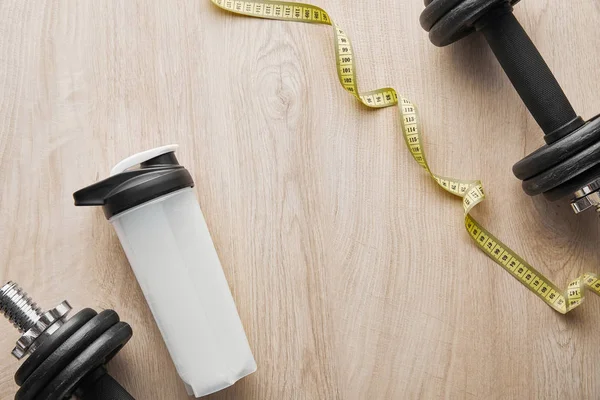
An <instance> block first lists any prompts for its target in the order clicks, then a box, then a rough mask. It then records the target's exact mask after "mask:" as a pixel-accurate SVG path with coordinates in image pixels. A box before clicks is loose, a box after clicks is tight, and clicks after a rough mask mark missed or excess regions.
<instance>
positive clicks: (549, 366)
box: [0, 0, 600, 400]
mask: <svg viewBox="0 0 600 400" xmlns="http://www.w3.org/2000/svg"><path fill="white" fill-rule="evenodd" d="M318 5H319V6H322V7H323V8H325V9H326V10H327V11H328V12H329V13H330V15H331V16H332V18H334V20H335V21H336V22H338V23H339V24H340V25H341V26H342V27H344V28H345V30H346V31H347V33H348V34H349V35H350V37H351V38H352V40H353V43H354V48H355V51H356V53H357V57H358V67H359V71H358V75H359V80H360V84H361V87H363V88H365V89H367V88H375V87H381V86H384V85H391V86H393V87H395V88H397V89H398V90H399V91H400V92H401V93H403V94H405V95H406V96H408V97H409V98H410V99H412V100H413V101H415V102H416V103H417V104H418V105H420V110H421V113H422V117H423V119H424V124H425V141H426V145H427V150H428V151H429V153H428V156H429V160H430V162H431V165H432V167H433V168H434V169H435V170H436V171H438V172H440V173H444V174H446V175H451V176H457V177H464V178H480V179H482V180H483V182H484V185H485V188H486V189H487V193H488V196H489V200H488V201H487V202H486V203H484V205H482V206H481V207H480V210H479V211H478V212H477V215H478V216H479V218H480V219H481V220H482V222H485V223H486V225H487V226H488V227H489V228H490V230H492V231H493V232H494V233H496V234H497V235H498V236H499V237H501V238H503V239H504V240H505V241H506V242H507V243H508V244H510V245H512V246H513V247H514V249H515V250H517V251H518V252H519V253H520V254H522V255H523V256H524V257H525V258H526V259H528V260H529V261H530V262H532V263H533V264H534V265H535V266H537V267H538V268H539V269H540V270H542V271H546V272H547V273H548V276H549V277H551V278H552V279H554V280H555V281H556V282H557V284H559V285H564V284H565V283H566V282H567V280H568V279H569V278H572V277H575V276H577V275H578V274H579V273H581V272H584V271H592V272H598V265H599V264H600V263H599V261H600V254H599V253H598V243H599V240H600V233H599V224H598V219H597V218H594V216H593V215H592V216H590V217H589V218H586V217H583V218H581V217H579V218H578V217H576V216H575V215H572V213H571V212H570V211H569V209H568V205H567V204H566V203H554V204H551V203H547V202H546V201H545V200H543V199H541V198H535V199H531V198H529V197H527V196H526V195H525V194H524V193H523V192H522V191H521V189H520V182H518V181H517V180H516V179H515V178H514V177H513V176H512V173H511V171H510V169H511V166H512V164H513V163H514V162H516V161H517V160H519V159H520V158H522V157H523V156H524V155H525V154H526V153H529V152H531V151H533V150H534V149H536V148H537V147H538V146H540V145H541V144H542V143H543V140H542V136H541V134H540V131H539V128H537V126H536V125H535V122H534V121H533V119H532V118H531V117H530V116H529V115H528V114H527V112H526V110H525V108H524V107H523V105H522V104H521V102H520V100H519V99H518V97H517V95H516V93H515V92H514V90H513V89H512V88H511V86H510V84H509V82H508V80H507V79H506V78H505V76H504V75H503V72H502V71H501V69H500V68H499V66H498V65H497V62H496V61H495V60H494V58H493V55H492V54H491V52H490V51H489V49H488V48H487V45H486V44H485V42H484V41H483V40H482V38H481V37H476V36H474V37H470V38H467V39H465V40H463V41H462V42H460V43H459V44H457V45H454V46H450V47H448V48H443V49H438V48H435V47H434V46H433V45H431V44H430V43H429V42H428V40H427V36H426V33H425V32H423V31H422V30H421V28H420V26H419V24H418V16H419V13H420V12H421V10H422V4H421V3H420V2H418V1H410V2H409V1H397V0H373V1H369V2H336V1H333V0H321V1H320V2H319V3H318ZM516 8H517V10H516V14H517V16H518V18H519V19H520V20H521V21H522V23H523V25H524V26H525V28H526V30H527V31H528V32H529V33H530V36H531V37H532V38H533V40H534V41H535V42H536V44H537V45H538V46H539V49H540V51H541V52H542V54H543V55H544V56H545V57H546V60H547V62H548V64H549V65H550V66H551V68H552V69H553V71H554V73H555V75H556V76H557V78H558V80H559V82H561V84H562V86H563V88H564V89H565V91H566V93H567V94H568V96H569V97H570V99H571V101H572V103H573V105H574V106H575V108H576V110H578V112H579V113H580V114H581V115H582V116H584V117H586V118H589V117H591V116H593V115H595V114H596V113H597V112H598V110H600V98H599V97H598V96H597V93H598V89H599V88H600V69H599V68H598V65H597V58H598V49H599V48H600V35H598V34H597V26H598V24H599V23H600V8H599V7H598V3H597V2H592V1H584V0H573V1H569V2H546V1H528V2H522V3H521V4H519V5H518V6H517V7H516ZM331 42H332V36H331V32H330V28H328V27H323V26H312V25H303V24H292V23H285V22H274V21H262V20H256V19H250V18H244V17H238V16H232V15H229V14H227V13H225V12H222V11H220V10H218V9H216V8H215V7H214V6H212V5H211V4H210V2H209V1H208V0H194V1H189V0H177V1H169V2H166V1H140V0H135V1H134V0H128V1H125V0H122V1H116V0H113V1H109V0H97V1H93V2H92V1H89V2H88V1H79V2H76V1H58V0H56V1H43V2H42V1H40V2H25V1H20V0H3V1H1V2H0V93H1V95H0V188H2V189H1V190H0V221H1V223H0V280H1V281H2V282H3V281H6V280H9V279H11V280H15V281H17V282H19V283H20V284H21V285H22V286H23V287H25V288H27V289H28V290H29V291H30V293H31V294H32V295H34V296H35V297H36V299H37V300H38V302H39V303H41V304H42V305H43V306H44V307H52V306H54V305H55V304H56V303H58V302H59V301H62V300H63V299H68V300H69V301H70V302H71V304H73V305H74V306H75V308H76V309H77V310H78V309H81V308H83V307H94V308H96V309H102V308H114V309H116V310H117V311H118V312H119V314H120V315H121V317H122V319H123V320H125V321H128V322H129V323H130V324H131V325H132V326H133V329H134V338H133V339H132V340H131V342H130V343H129V344H128V345H127V346H126V347H125V349H124V350H123V351H122V352H121V353H120V355H119V356H118V357H117V358H116V359H115V360H114V361H113V362H112V364H111V367H110V369H111V372H113V373H114V375H115V376H116V377H117V379H118V380H120V381H121V382H122V383H123V385H124V386H126V387H127V388H128V389H129V390H130V391H131V393H132V394H133V395H134V396H136V398H139V399H169V400H170V399H184V398H187V396H186V394H185V390H184V389H183V385H182V384H181V382H180V381H179V379H178V377H177V374H176V372H175V369H174V366H173V364H172V362H171V361H170V358H169V356H168V353H167V351H166V348H165V346H164V344H163V342H162V339H161V337H160V334H159V332H158V330H157V328H156V326H155V324H154V322H153V320H152V317H151V315H150V312H149V309H148V307H147V305H146V303H145V301H144V298H143V295H142V294H141V291H140V289H139V287H138V285H137V283H136V281H135V278H134V276H133V274H132V272H131V269H130V267H129V265H128V263H127V260H126V259H125V256H124V254H123V251H122V250H121V247H120V245H119V243H118V240H117V238H116V235H115V234H114V232H113V231H112V229H111V227H110V225H109V224H108V223H106V221H105V220H104V217H103V216H102V213H101V211H100V210H92V209H78V208H75V207H74V206H73V205H72V198H71V194H72V192H74V191H75V190H77V189H79V188H81V187H83V186H85V185H87V184H89V183H91V182H94V181H96V180H97V179H100V178H102V177H105V176H106V175H107V173H108V171H109V169H110V167H111V166H112V165H113V164H114V163H116V162H117V161H118V160H120V159H122V158H124V157H126V156H128V155H130V154H132V153H134V152H137V151H140V150H144V149H147V148H151V147H154V146H159V145H163V144H168V143H179V144H180V145H181V149H180V151H179V159H180V160H181V162H182V163H184V164H185V165H186V166H187V167H188V168H189V169H190V170H191V171H192V172H193V175H194V177H195V180H196V191H197V193H198V197H199V201H200V203H201V206H202V208H203V211H204V213H205V215H206V218H207V222H208V225H209V228H210V230H211V233H212V236H213V239H214V242H215V245H216V247H217V249H218V252H219V254H220V257H221V260H222V263H223V267H224V269H225V273H226V275H227V278H228V280H229V284H230V286H231V289H232V292H233V295H234V297H235V300H236V303H237V305H238V309H239V312H240V315H241V318H242V320H243V322H244V325H245V328H246V332H247V335H248V338H249V340H250V344H251V347H252V349H253V351H254V354H255V357H256V359H257V362H258V368H259V369H258V371H257V372H256V373H255V374H253V375H251V376H249V377H248V378H245V379H244V380H242V381H241V382H239V383H238V384H236V385H235V386H234V387H232V388H230V389H227V390H224V391H222V392H220V393H218V394H216V395H214V396H212V397H210V398H212V399H242V398H243V399H365V398H369V399H400V398H473V399H474V398H549V399H550V398H553V399H559V398H597V397H599V396H600V384H599V383H598V380H597V377H598V374H599V373H600V369H599V367H598V362H597V359H598V358H599V357H600V350H599V349H600V346H599V344H600V335H598V332H597V326H598V325H597V320H598V317H599V316H600V299H597V298H591V299H589V300H588V301H587V302H586V304H585V305H584V306H583V307H582V308H581V309H580V310H578V311H576V312H574V313H573V314H572V315H569V316H567V317H563V316H560V315H557V314H556V313H554V312H553V311H552V310H550V309H549V308H548V307H547V306H546V305H545V304H543V303H542V302H541V301H539V300H538V299H537V298H535V297H534V296H533V295H531V293H530V292H528V291H526V290H525V289H523V288H522V287H521V286H520V285H519V284H518V283H517V282H516V281H515V280H514V279H513V278H511V277H510V276H508V274H506V273H505V272H503V271H502V270H501V269H500V268H499V267H497V266H496V265H494V264H492V263H491V262H490V261H489V260H488V259H487V258H486V257H485V256H484V255H483V254H481V253H479V252H478V251H477V250H476V249H475V247H474V246H473V245H472V244H471V242H470V239H469V237H468V236H467V234H466V233H465V232H464V230H463V228H462V216H461V207H460V203H459V202H458V201H456V200H455V199H453V198H451V196H449V195H446V194H444V193H442V192H441V191H440V190H439V189H437V188H436V187H435V185H434V183H433V182H432V181H431V180H429V179H428V178H427V177H426V176H425V175H424V173H423V172H422V171H421V170H420V168H419V167H418V166H417V165H416V163H414V162H413V161H412V159H411V158H410V155H409V153H408V152H407V151H406V149H405V146H404V143H403V140H402V138H401V137H400V136H399V124H398V121H397V112H396V111H395V110H392V109H389V110H382V111H369V110H366V109H365V108H364V107H361V106H360V105H359V104H357V102H356V101H354V100H353V99H352V98H351V97H350V96H348V95H347V94H346V93H345V92H344V91H343V89H342V88H341V87H340V86H339V84H338V82H337V78H336V76H335V69H334V67H335V64H334V58H333V54H334V53H333V47H332V43H331ZM0 333H1V334H0V352H1V354H3V355H4V356H2V357H1V358H0V398H3V399H4V398H6V399H8V398H12V396H13V394H14V392H15V391H16V389H17V387H16V385H15V384H14V383H13V380H12V375H13V374H14V371H16V369H17V366H18V362H17V361H16V360H14V359H13V358H12V357H10V356H9V352H10V350H11V349H12V346H13V345H14V342H15V340H16V339H17V333H16V331H14V330H12V329H11V328H10V327H9V326H8V324H7V323H0Z"/></svg>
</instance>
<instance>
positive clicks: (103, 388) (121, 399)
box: [77, 373, 135, 400]
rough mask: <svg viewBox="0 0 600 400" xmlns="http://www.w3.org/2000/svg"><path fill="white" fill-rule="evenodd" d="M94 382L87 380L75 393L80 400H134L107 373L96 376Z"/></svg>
mask: <svg viewBox="0 0 600 400" xmlns="http://www.w3.org/2000/svg"><path fill="white" fill-rule="evenodd" d="M98 375H99V377H97V379H95V380H88V381H87V382H85V383H84V384H82V385H81V386H80V387H79V389H78V391H77V398H79V399H80V400H135V399H134V398H133V396H132V395H130V394H129V393H128V392H127V390H125V389H124V388H123V386H121V385H120V384H119V382H117V381H116V380H114V378H113V377H112V376H110V375H109V374H107V373H100V374H98Z"/></svg>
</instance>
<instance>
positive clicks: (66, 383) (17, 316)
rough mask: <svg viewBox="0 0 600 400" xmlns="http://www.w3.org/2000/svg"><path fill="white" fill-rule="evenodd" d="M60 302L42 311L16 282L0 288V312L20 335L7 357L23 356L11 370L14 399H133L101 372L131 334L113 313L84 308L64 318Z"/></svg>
mask: <svg viewBox="0 0 600 400" xmlns="http://www.w3.org/2000/svg"><path fill="white" fill-rule="evenodd" d="M70 310H71V306H70V305H69V303H67V302H66V301H63V302H62V303H61V304H59V305H58V306H57V307H55V308H53V309H51V310H49V311H47V312H45V313H42V311H41V310H40V308H39V307H38V306H37V305H36V304H35V303H34V302H33V301H32V300H31V298H30V297H29V296H27V293H25V292H24V291H23V290H22V289H21V288H20V287H19V286H17V284H15V283H13V282H8V283H7V284H6V285H4V286H3V287H2V288H0V313H2V314H4V315H5V316H6V317H7V318H8V319H9V320H10V321H11V322H12V323H13V325H14V326H15V327H16V328H17V329H19V331H20V332H22V333H23V335H22V336H21V338H20V339H19V340H18V341H17V345H16V346H15V348H14V350H13V352H12V354H13V355H14V356H15V357H17V358H18V359H21V358H24V357H25V356H27V355H28V356H29V357H28V358H27V359H26V360H25V361H24V362H23V364H22V365H21V367H20V368H19V369H18V370H17V373H16V374H15V382H16V383H17V385H19V386H20V388H19V390H18V391H17V393H16V394H15V400H62V399H70V398H71V396H73V395H74V396H76V397H77V398H79V399H81V400H134V399H133V397H132V396H131V395H130V394H129V393H127V391H126V390H125V389H123V387H122V386H121V385H119V383H118V382H117V381H115V380H114V379H113V378H112V377H111V376H110V375H109V374H108V373H107V371H106V368H105V364H106V363H107V362H108V361H110V360H111V359H112V358H113V357H114V356H115V355H116V354H117V353H118V352H119V350H121V348H122V347H123V346H124V345H125V343H127V341H128V340H129V339H130V338H131V336H132V331H131V327H130V326H129V325H128V324H126V323H125V322H121V321H119V316H118V315H117V313H116V312H114V311H113V310H105V311H102V312H100V313H97V312H96V311H94V310H92V309H90V308H85V309H83V310H81V311H80V312H78V313H77V314H75V315H74V316H73V317H71V318H69V319H68V320H67V319H66V316H67V314H68V312H69V311H70Z"/></svg>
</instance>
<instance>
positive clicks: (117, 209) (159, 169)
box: [73, 145, 194, 219]
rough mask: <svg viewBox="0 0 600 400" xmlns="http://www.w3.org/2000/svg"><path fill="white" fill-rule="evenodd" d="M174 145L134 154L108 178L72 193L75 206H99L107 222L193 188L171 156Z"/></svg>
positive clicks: (183, 169)
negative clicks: (144, 204) (177, 192)
mask: <svg viewBox="0 0 600 400" xmlns="http://www.w3.org/2000/svg"><path fill="white" fill-rule="evenodd" d="M176 149H177V145H170V146H164V147H159V148H157V149H152V150H148V151H145V152H142V153H138V154H135V155H133V156H131V157H129V158H126V159H125V160H123V161H121V162H120V163H119V164H117V165H116V166H115V167H114V168H113V170H112V171H111V176H110V178H107V179H104V180H103V181H100V182H97V183H94V184H93V185H90V186H88V187H85V188H83V189H81V190H78V191H77V192H75V193H73V198H74V199H75V205H76V206H102V208H103V210H104V215H106V218H107V219H110V218H111V217H113V216H114V215H117V214H119V213H121V212H123V211H125V210H129V209H131V208H133V207H135V206H138V205H140V204H143V203H146V202H148V201H151V200H153V199H156V198H158V197H161V196H164V195H166V194H168V193H171V192H174V191H176V190H179V189H183V188H186V187H193V186H194V180H193V179H192V176H191V175H190V173H189V172H188V170H187V169H185V168H184V167H183V166H181V165H179V162H178V161H177V158H176V157H175V150H176Z"/></svg>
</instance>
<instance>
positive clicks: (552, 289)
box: [211, 0, 600, 314]
mask: <svg viewBox="0 0 600 400" xmlns="http://www.w3.org/2000/svg"><path fill="white" fill-rule="evenodd" d="M211 1H212V2H213V4H215V5H217V6H218V7H220V8H222V9H224V10H227V11H230V12H233V13H236V14H242V15H248V16H250V17H258V18H266V19H276V20H283V21H295V22H307V23H312V24H323V25H331V26H332V27H333V36H334V43H335V55H336V64H337V73H338V78H339V80H340V83H341V84H342V86H343V87H344V89H346V91H348V92H350V94H352V95H353V96H354V97H356V99H357V100H358V101H360V102H361V103H362V104H364V105H365V106H367V107H371V108H386V107H391V106H396V105H397V106H398V109H399V110H400V121H401V126H402V133H403V135H404V140H405V141H406V145H407V146H408V148H409V150H410V153H411V154H412V156H413V158H414V159H415V161H416V162H418V163H419V165H421V166H422V167H423V168H424V169H425V171H427V173H428V174H429V175H430V176H431V177H432V178H433V179H435V181H436V182H437V183H438V185H439V186H440V187H442V188H443V189H444V190H446V191H448V192H450V193H452V194H453V195H455V196H458V197H460V198H462V203H463V209H464V217H465V227H466V228H467V232H469V235H471V237H472V238H473V240H474V241H475V243H476V244H477V246H478V247H479V248H480V249H481V250H482V251H483V252H484V253H485V254H486V255H487V256H488V257H490V258H491V259H492V260H493V261H494V262H496V263H497V264H498V265H500V266H501V267H502V268H504V269H505V270H506V271H508V272H509V273H510V274H511V275H512V276H514V277H515V278H516V279H517V280H518V281H519V282H521V283H522V284H523V285H525V287H527V288H528V289H529V290H531V291H532V292H533V293H535V295H536V296H538V297H539V298H540V299H542V300H544V301H545V302H546V304H548V305H549V306H550V307H552V308H553V309H555V310H556V311H558V312H560V313H562V314H565V313H567V312H569V311H571V310H572V309H574V308H575V307H577V306H579V305H580V304H581V303H582V302H583V299H584V295H585V290H586V289H590V290H591V291H593V292H594V293H596V294H598V295H600V279H598V276H597V275H595V274H593V273H585V274H583V275H582V276H580V277H578V278H577V279H574V280H573V281H571V282H570V283H569V285H568V287H567V289H566V290H565V291H563V290H560V289H559V288H558V287H557V286H556V285H554V284H553V283H552V282H551V281H550V280H549V279H548V278H546V277H545V276H544V275H542V274H541V273H540V272H539V271H537V270H536V269H535V268H533V267H532V266H531V265H529V264H528V263H527V262H526V261H525V260H523V259H522V258H521V257H519V256H518V255H517V254H516V253H515V252H514V251H512V250H511V249H510V248H509V247H508V246H506V245H505V244H504V243H502V242H501V241H500V240H498V239H497V238H496V237H495V236H494V235H492V234H491V233H489V232H488V231H487V230H485V229H484V228H483V227H482V226H481V225H480V224H479V223H478V222H477V221H476V220H475V219H474V218H473V217H472V216H471V215H470V211H471V210H472V209H473V207H475V206H476V205H477V204H479V203H481V202H482V201H483V199H485V194H484V192H483V187H482V185H481V182H480V181H478V180H475V181H468V180H459V179H454V178H447V177H443V176H440V175H437V174H435V173H433V172H432V171H431V169H430V168H429V165H428V164H427V160H426V158H425V151H424V149H423V144H422V143H423V142H422V140H421V125H420V123H419V114H418V112H417V108H416V107H415V105H414V104H413V103H411V102H410V100H408V99H406V98H404V97H402V96H398V93H396V91H395V90H394V89H393V88H383V89H377V90H371V91H369V92H359V90H358V84H357V81H356V65H355V62H354V52H353V50H352V44H351V43H350V38H349V37H348V36H347V35H346V33H345V32H344V31H343V30H342V29H341V28H340V27H339V26H338V25H337V24H335V23H334V22H333V21H332V20H331V18H330V17H329V15H328V14H327V12H325V10H323V9H321V8H319V7H316V6H313V5H310V4H302V3H292V2H284V1H268V0H211Z"/></svg>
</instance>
